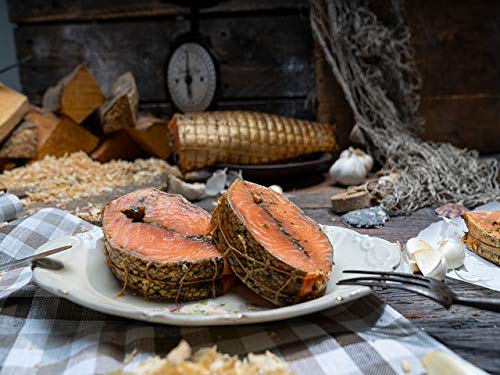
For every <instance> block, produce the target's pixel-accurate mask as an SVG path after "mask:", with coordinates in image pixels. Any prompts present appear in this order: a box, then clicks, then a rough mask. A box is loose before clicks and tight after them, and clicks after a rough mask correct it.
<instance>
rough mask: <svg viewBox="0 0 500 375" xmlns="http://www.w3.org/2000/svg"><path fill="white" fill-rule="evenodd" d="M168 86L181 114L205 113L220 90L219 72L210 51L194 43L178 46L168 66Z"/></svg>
mask: <svg viewBox="0 0 500 375" xmlns="http://www.w3.org/2000/svg"><path fill="white" fill-rule="evenodd" d="M167 85H168V92H169V94H170V98H171V99H172V101H173V102H174V104H175V106H176V107H177V108H178V109H179V110H181V111H183V112H201V111H204V110H206V109H207V108H208V107H209V106H210V104H211V103H212V101H213V100H214V97H215V90H216V88H217V69H216V67H215V62H214V60H213V58H212V56H211V55H210V53H209V52H208V51H207V49H206V48H205V47H203V46H202V45H201V44H199V43H195V42H188V43H184V44H181V45H180V46H178V47H177V48H176V50H175V51H174V53H173V54H172V56H171V57H170V60H169V62H168V67H167Z"/></svg>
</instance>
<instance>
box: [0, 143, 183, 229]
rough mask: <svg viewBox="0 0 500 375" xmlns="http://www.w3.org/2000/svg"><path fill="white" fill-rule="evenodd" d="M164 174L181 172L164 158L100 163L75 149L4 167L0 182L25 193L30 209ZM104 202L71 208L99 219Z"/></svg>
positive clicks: (62, 203)
mask: <svg viewBox="0 0 500 375" xmlns="http://www.w3.org/2000/svg"><path fill="white" fill-rule="evenodd" d="M162 175H175V176H180V173H179V171H178V169H177V168H176V167H173V166H171V165H169V164H168V163H167V162H166V161H164V160H161V159H155V158H150V159H137V160H135V161H133V162H128V161H122V160H114V161H111V162H109V163H100V162H97V161H95V160H92V159H91V158H90V157H89V156H88V155H87V154H85V153H84V152H76V153H73V154H69V155H65V156H63V157H60V158H56V157H53V156H46V157H45V158H44V159H42V160H40V161H36V162H33V163H31V164H28V165H26V166H24V167H19V168H15V169H13V170H10V171H5V172H4V173H3V174H1V175H0V185H5V186H6V187H7V189H8V190H9V191H11V192H14V193H17V192H21V193H22V194H23V195H25V196H24V197H23V198H22V199H21V201H22V203H23V206H24V208H25V211H26V212H27V213H29V212H32V211H34V207H40V206H43V205H52V206H55V207H60V208H66V205H67V204H69V203H71V202H74V201H77V200H83V201H84V202H85V200H86V199H88V198H90V197H96V196H99V195H101V194H103V193H109V192H113V191H114V190H115V189H117V188H120V187H124V186H128V185H134V184H136V185H140V184H147V183H149V182H151V181H153V180H155V179H158V178H159V177H161V176H162ZM101 209H102V204H96V203H91V202H89V203H87V204H86V205H83V206H82V207H77V208H71V209H69V211H70V212H72V213H74V214H76V215H78V216H80V217H81V218H83V219H85V220H89V221H93V222H95V221H98V219H97V220H96V218H98V216H99V213H100V211H101Z"/></svg>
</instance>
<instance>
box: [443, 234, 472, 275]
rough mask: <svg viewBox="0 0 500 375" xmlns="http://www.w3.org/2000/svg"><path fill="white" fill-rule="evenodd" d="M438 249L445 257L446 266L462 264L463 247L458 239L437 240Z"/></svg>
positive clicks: (463, 257)
mask: <svg viewBox="0 0 500 375" xmlns="http://www.w3.org/2000/svg"><path fill="white" fill-rule="evenodd" d="M438 251H440V252H441V254H443V256H444V257H445V259H446V264H447V265H448V268H450V269H452V268H453V269H455V268H459V267H462V265H463V264H464V260H465V249H464V245H463V244H462V243H461V242H460V241H458V240H456V239H454V238H448V239H446V240H442V241H440V242H439V247H438Z"/></svg>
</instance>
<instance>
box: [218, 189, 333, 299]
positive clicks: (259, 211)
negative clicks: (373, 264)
mask: <svg viewBox="0 0 500 375" xmlns="http://www.w3.org/2000/svg"><path fill="white" fill-rule="evenodd" d="M211 226H212V236H213V237H214V239H215V243H216V244H217V247H218V248H219V249H220V251H221V252H222V253H223V254H224V256H225V257H226V259H227V260H228V262H229V264H230V265H231V267H232V269H233V272H234V273H235V274H236V276H238V278H239V279H241V281H242V282H243V283H245V284H246V285H247V286H248V287H249V288H250V289H252V290H253V291H254V292H256V293H258V294H259V295H261V296H262V297H264V298H266V299H267V300H269V301H271V302H273V303H274V304H276V305H280V306H282V305H290V304H294V303H299V302H302V301H307V300H310V299H313V298H317V297H319V296H321V295H322V294H323V293H324V291H325V288H326V285H327V282H328V279H329V278H330V273H331V267H332V264H333V247H332V245H331V243H330V241H329V240H328V237H327V236H326V235H325V233H324V232H323V231H322V230H321V228H320V227H319V226H318V224H317V223H315V222H314V221H313V220H312V219H310V218H309V217H307V216H306V215H305V214H304V212H303V211H302V210H301V209H300V208H298V207H297V206H296V205H295V204H293V203H292V202H290V201H289V200H288V199H287V198H286V197H285V196H284V195H282V194H279V193H276V192H275V191H273V190H271V189H268V188H266V187H263V186H260V185H257V184H254V183H251V182H246V181H243V180H240V179H238V180H236V181H234V182H233V184H232V185H231V186H230V187H229V189H228V190H227V192H226V193H225V194H224V195H222V196H221V197H220V199H219V203H218V205H217V208H216V209H215V211H214V214H213V215H212V220H211Z"/></svg>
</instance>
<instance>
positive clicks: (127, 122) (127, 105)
mask: <svg viewBox="0 0 500 375" xmlns="http://www.w3.org/2000/svg"><path fill="white" fill-rule="evenodd" d="M138 106H139V94H138V92H137V86H136V83H135V78H134V76H133V75H132V73H130V72H127V73H125V74H122V75H121V76H120V77H118V79H117V80H116V81H115V83H114V84H113V86H112V87H111V96H110V97H109V98H108V99H107V100H106V102H105V103H104V104H103V105H102V106H101V108H100V111H99V112H100V116H101V126H102V130H103V133H104V134H109V133H112V132H115V131H118V130H121V129H125V128H133V127H134V126H135V121H136V119H137V111H138Z"/></svg>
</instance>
